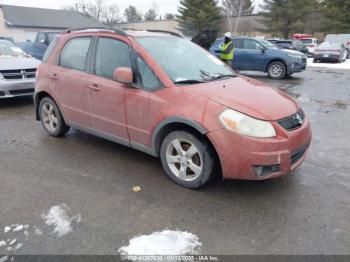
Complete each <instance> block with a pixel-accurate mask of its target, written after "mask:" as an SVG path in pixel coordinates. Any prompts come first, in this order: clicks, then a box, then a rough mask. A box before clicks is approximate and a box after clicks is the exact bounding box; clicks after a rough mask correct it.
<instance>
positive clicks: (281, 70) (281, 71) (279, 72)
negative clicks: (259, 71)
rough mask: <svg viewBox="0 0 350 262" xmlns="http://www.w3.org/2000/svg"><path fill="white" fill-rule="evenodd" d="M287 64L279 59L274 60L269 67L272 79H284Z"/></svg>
mask: <svg viewBox="0 0 350 262" xmlns="http://www.w3.org/2000/svg"><path fill="white" fill-rule="evenodd" d="M286 71H287V70H286V66H285V65H284V64H283V63H282V62H279V61H276V62H272V63H271V64H269V66H268V68H267V73H268V75H269V77H270V78H272V79H282V78H284V77H285V76H286Z"/></svg>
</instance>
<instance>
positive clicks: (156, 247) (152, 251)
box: [118, 230, 202, 256]
mask: <svg viewBox="0 0 350 262" xmlns="http://www.w3.org/2000/svg"><path fill="white" fill-rule="evenodd" d="M201 247H202V243H200V242H199V239H198V237H197V236H196V235H194V234H192V233H189V232H181V231H172V230H164V231H162V232H154V233H152V234H150V235H142V236H138V237H134V238H132V239H131V240H129V244H128V245H126V246H123V247H121V248H119V250H118V253H119V254H120V255H122V256H128V255H196V254H199V252H200V249H201Z"/></svg>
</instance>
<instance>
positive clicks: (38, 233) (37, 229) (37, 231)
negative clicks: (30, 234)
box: [34, 228, 43, 236]
mask: <svg viewBox="0 0 350 262" xmlns="http://www.w3.org/2000/svg"><path fill="white" fill-rule="evenodd" d="M34 233H35V234H36V235H39V236H40V235H42V234H43V231H41V230H40V229H39V228H36V229H35V230H34Z"/></svg>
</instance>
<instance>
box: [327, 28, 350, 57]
mask: <svg viewBox="0 0 350 262" xmlns="http://www.w3.org/2000/svg"><path fill="white" fill-rule="evenodd" d="M325 42H329V43H338V44H343V45H345V48H346V51H347V53H348V58H350V34H329V35H326V38H325Z"/></svg>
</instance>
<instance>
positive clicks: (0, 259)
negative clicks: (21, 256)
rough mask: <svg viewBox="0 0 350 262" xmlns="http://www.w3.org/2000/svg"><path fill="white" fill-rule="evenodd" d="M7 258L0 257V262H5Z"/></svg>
mask: <svg viewBox="0 0 350 262" xmlns="http://www.w3.org/2000/svg"><path fill="white" fill-rule="evenodd" d="M8 258H9V256H4V257H0V262H5V261H7V259H8Z"/></svg>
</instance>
